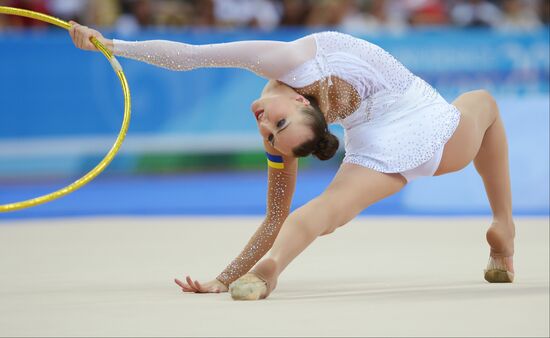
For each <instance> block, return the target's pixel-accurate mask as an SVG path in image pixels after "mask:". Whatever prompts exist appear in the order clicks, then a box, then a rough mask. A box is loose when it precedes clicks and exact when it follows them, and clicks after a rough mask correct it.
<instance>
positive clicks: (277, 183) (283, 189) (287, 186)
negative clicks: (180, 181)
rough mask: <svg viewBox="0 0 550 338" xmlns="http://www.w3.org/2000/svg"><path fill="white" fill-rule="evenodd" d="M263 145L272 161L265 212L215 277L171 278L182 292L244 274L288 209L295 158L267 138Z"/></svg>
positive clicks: (205, 289) (222, 284)
mask: <svg viewBox="0 0 550 338" xmlns="http://www.w3.org/2000/svg"><path fill="white" fill-rule="evenodd" d="M264 146H265V149H266V151H267V153H268V154H269V156H270V157H271V159H272V161H271V163H270V164H269V165H268V186H267V208H266V216H265V219H264V221H263V222H262V224H261V225H260V227H259V228H258V229H257V230H256V232H255V233H254V235H252V237H251V238H250V240H249V241H248V243H247V244H246V246H245V247H244V249H243V250H242V251H241V253H240V254H239V255H238V256H237V257H236V258H235V259H234V260H233V261H232V262H231V263H230V264H229V265H228V266H227V267H226V268H225V270H223V271H222V272H221V273H220V274H219V275H218V277H216V279H215V280H213V281H210V282H207V283H203V284H201V283H199V282H198V281H196V280H195V281H193V280H192V279H191V278H190V277H189V276H187V278H186V283H185V282H182V281H180V280H178V279H176V280H175V282H176V284H178V285H179V286H180V287H181V288H182V290H183V291H184V292H198V293H209V292H224V291H227V290H228V287H229V284H231V283H232V282H233V281H235V280H237V279H238V278H239V277H241V276H243V275H244V274H246V273H247V272H248V271H250V269H252V267H253V266H254V265H255V264H256V263H257V262H258V261H259V260H260V259H261V258H262V257H263V256H264V255H265V254H266V253H267V252H268V251H269V250H270V249H271V247H272V246H273V243H274V242H275V239H276V238H277V236H278V234H279V231H280V230H281V227H282V226H283V224H284V222H285V220H286V218H287V217H288V215H289V213H290V205H291V203H292V196H293V194H294V188H295V185H296V174H297V171H298V160H297V159H296V158H294V157H286V156H282V155H281V154H280V153H279V152H278V151H277V150H275V148H273V147H272V146H271V145H270V144H269V143H268V142H264Z"/></svg>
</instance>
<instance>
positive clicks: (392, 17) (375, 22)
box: [364, 0, 408, 31]
mask: <svg viewBox="0 0 550 338" xmlns="http://www.w3.org/2000/svg"><path fill="white" fill-rule="evenodd" d="M364 11H365V18H364V20H365V26H366V30H367V31H376V30H379V29H384V30H402V29H403V28H405V27H406V25H407V20H408V16H407V10H406V6H405V2H404V1H403V0H368V1H366V2H365V8H364Z"/></svg>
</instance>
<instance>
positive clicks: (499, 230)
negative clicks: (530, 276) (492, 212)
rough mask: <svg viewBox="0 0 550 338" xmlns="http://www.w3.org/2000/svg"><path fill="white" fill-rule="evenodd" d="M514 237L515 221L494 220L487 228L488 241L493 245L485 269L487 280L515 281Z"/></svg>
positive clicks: (490, 281)
mask: <svg viewBox="0 0 550 338" xmlns="http://www.w3.org/2000/svg"><path fill="white" fill-rule="evenodd" d="M514 237H515V226H514V223H513V222H505V223H503V222H498V221H494V222H493V224H491V226H490V227H489V230H487V242H489V245H490V246H491V254H490V257H489V263H488V264H487V268H486V269H485V280H486V281H488V282H489V283H512V282H513V281H514V259H513V257H514Z"/></svg>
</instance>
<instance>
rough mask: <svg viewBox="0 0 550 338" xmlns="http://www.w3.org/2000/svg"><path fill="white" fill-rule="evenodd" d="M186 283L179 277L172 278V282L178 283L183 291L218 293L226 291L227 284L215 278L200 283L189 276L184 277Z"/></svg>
mask: <svg viewBox="0 0 550 338" xmlns="http://www.w3.org/2000/svg"><path fill="white" fill-rule="evenodd" d="M185 280H186V281H187V283H184V282H182V281H180V280H179V279H177V278H176V279H174V282H176V284H178V286H179V287H180V288H181V291H183V292H195V293H220V292H227V290H228V289H227V286H225V285H224V284H223V283H222V282H220V281H219V280H217V279H214V280H213V281H210V282H207V283H204V284H201V283H199V281H197V280H195V281H193V280H192V279H191V277H189V276H187V277H186V278H185Z"/></svg>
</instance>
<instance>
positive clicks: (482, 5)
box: [451, 0, 502, 27]
mask: <svg viewBox="0 0 550 338" xmlns="http://www.w3.org/2000/svg"><path fill="white" fill-rule="evenodd" d="M451 17H452V19H453V21H454V22H455V23H456V24H457V25H459V26H463V27H495V26H497V25H498V24H499V21H500V20H501V18H502V14H501V12H500V9H499V8H498V7H497V6H495V5H494V4H492V3H491V2H489V1H486V0H466V1H460V2H459V3H458V4H457V5H456V6H455V7H454V8H453V9H452V10H451Z"/></svg>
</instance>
